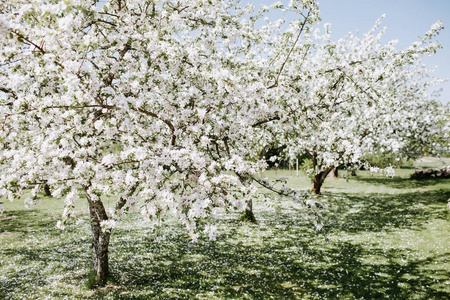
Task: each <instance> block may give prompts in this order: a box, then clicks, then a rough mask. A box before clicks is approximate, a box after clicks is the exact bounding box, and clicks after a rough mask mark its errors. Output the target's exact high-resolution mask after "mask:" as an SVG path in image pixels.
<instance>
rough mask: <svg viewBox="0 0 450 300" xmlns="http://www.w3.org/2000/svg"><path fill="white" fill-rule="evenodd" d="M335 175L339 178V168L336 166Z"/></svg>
mask: <svg viewBox="0 0 450 300" xmlns="http://www.w3.org/2000/svg"><path fill="white" fill-rule="evenodd" d="M333 176H334V177H336V178H338V177H339V169H338V168H334V169H333Z"/></svg>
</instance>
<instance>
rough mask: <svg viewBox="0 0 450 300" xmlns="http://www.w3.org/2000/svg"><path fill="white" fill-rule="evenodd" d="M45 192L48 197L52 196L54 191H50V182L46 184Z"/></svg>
mask: <svg viewBox="0 0 450 300" xmlns="http://www.w3.org/2000/svg"><path fill="white" fill-rule="evenodd" d="M44 194H45V196H47V197H51V196H52V192H51V191H50V186H49V185H48V184H44Z"/></svg>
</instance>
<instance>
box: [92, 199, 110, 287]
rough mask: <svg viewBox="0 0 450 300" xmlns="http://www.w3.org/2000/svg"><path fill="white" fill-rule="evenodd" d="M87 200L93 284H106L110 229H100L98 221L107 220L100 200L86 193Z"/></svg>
mask: <svg viewBox="0 0 450 300" xmlns="http://www.w3.org/2000/svg"><path fill="white" fill-rule="evenodd" d="M86 197H87V200H88V202H89V214H90V219H91V229H92V254H93V257H92V258H93V264H94V276H95V285H96V286H102V285H105V284H106V279H107V276H108V271H109V261H108V246H109V239H110V236H111V229H106V230H103V231H102V228H101V226H100V223H101V222H102V221H106V220H108V216H107V214H106V210H105V207H104V206H103V203H102V202H101V200H95V199H92V198H91V197H90V196H89V194H88V193H86Z"/></svg>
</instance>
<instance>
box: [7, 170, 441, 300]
mask: <svg viewBox="0 0 450 300" xmlns="http://www.w3.org/2000/svg"><path fill="white" fill-rule="evenodd" d="M402 172H404V173H402ZM269 176H273V174H269ZM407 176H408V174H407V172H406V171H404V170H400V172H399V173H398V176H397V177H396V178H394V179H393V180H391V181H389V180H390V179H386V178H384V177H382V176H372V175H370V174H368V173H364V172H362V173H359V176H358V177H356V178H351V179H350V180H348V181H346V180H343V179H330V180H329V181H328V183H327V186H326V187H325V193H324V196H323V199H322V200H323V202H324V203H325V204H326V205H327V207H328V212H327V214H326V219H327V220H326V226H325V227H324V229H323V230H322V231H319V232H318V231H315V230H314V229H313V226H311V224H310V223H309V221H308V220H307V219H305V218H304V216H303V209H302V208H301V207H300V206H298V204H296V203H293V202H290V201H288V200H279V201H276V202H273V203H272V202H271V203H265V204H261V203H260V204H258V205H256V210H255V213H256V216H257V218H258V219H259V224H258V225H251V224H248V223H242V222H240V221H239V217H240V215H239V214H237V213H236V214H230V215H223V216H221V218H220V220H219V221H218V227H219V231H220V235H219V236H218V238H217V240H216V241H209V240H208V239H207V238H203V237H202V238H200V239H199V241H198V242H197V243H193V242H192V241H191V240H190V239H189V237H187V235H186V234H185V232H184V229H183V228H181V227H180V225H179V224H178V223H177V222H176V221H174V220H172V221H170V220H169V221H168V224H167V226H165V227H163V228H161V229H160V230H157V231H155V230H151V229H150V228H149V227H148V226H147V224H145V223H142V222H141V221H140V218H139V216H137V215H134V214H132V215H129V216H127V217H126V218H124V219H123V221H122V222H121V224H120V227H118V228H117V229H116V230H115V231H114V232H113V236H112V239H111V246H110V264H111V265H110V267H111V278H110V282H109V285H108V286H107V287H105V288H103V289H100V290H89V289H88V288H86V282H87V277H88V276H87V275H88V273H89V270H90V267H89V266H90V231H89V224H88V222H87V217H86V216H85V215H80V216H79V217H78V219H76V220H74V223H73V224H69V225H68V226H67V229H66V230H65V231H59V230H58V229H56V228H55V223H56V219H55V218H54V217H53V216H54V215H55V212H56V211H59V209H60V208H61V207H60V206H59V203H58V204H55V200H53V199H45V200H44V201H43V203H42V205H43V207H44V208H45V209H44V210H40V209H39V207H35V208H34V209H32V210H24V209H21V208H20V207H19V206H15V205H16V204H15V203H13V204H12V205H13V206H8V207H6V212H5V214H4V215H3V216H2V217H0V218H1V219H2V221H0V299H3V298H4V299H24V298H25V299H45V298H46V297H48V298H49V299H64V298H66V299H386V298H395V299H449V298H450V271H449V270H450V239H449V237H448V232H449V231H450V213H449V211H448V210H447V209H446V204H447V200H448V199H449V198H450V186H449V184H448V183H446V182H443V181H440V182H438V183H436V182H435V181H428V180H427V181H420V182H416V181H411V180H409V179H407ZM289 182H290V184H291V185H295V186H299V185H300V184H301V183H303V184H305V185H306V184H308V182H307V181H305V179H304V178H296V176H291V177H289ZM338 188H339V192H336V190H338ZM5 204H6V203H5ZM79 205H80V206H79V208H80V209H82V208H83V205H84V204H83V203H80V204H79ZM52 207H54V211H53V213H52ZM11 208H13V209H11Z"/></svg>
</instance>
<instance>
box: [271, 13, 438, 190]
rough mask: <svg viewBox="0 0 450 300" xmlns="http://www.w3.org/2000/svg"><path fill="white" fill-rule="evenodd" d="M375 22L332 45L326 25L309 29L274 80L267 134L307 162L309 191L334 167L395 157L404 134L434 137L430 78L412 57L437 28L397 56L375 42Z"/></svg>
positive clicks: (429, 43) (427, 49)
mask: <svg viewBox="0 0 450 300" xmlns="http://www.w3.org/2000/svg"><path fill="white" fill-rule="evenodd" d="M380 22H381V19H380V20H379V21H378V22H377V24H376V25H375V26H374V27H373V28H372V29H371V30H370V31H369V32H368V33H366V34H364V35H363V37H362V38H359V37H357V36H354V35H352V34H349V35H348V36H346V37H345V38H343V39H340V40H338V41H337V42H334V41H331V40H330V36H329V25H325V28H326V33H325V35H322V36H321V35H319V34H318V32H310V34H309V37H307V38H306V39H305V40H306V42H305V44H304V45H303V46H299V47H296V48H295V50H294V51H293V52H292V54H291V58H290V60H289V61H288V63H287V64H286V66H285V72H283V74H282V75H281V76H280V80H279V81H280V85H283V86H284V92H283V93H282V94H280V97H279V102H278V103H279V105H280V113H279V114H278V115H277V116H278V119H279V120H280V122H279V124H276V125H275V123H274V124H271V126H272V125H273V126H272V128H271V129H272V130H273V131H275V132H277V136H279V137H280V138H282V139H283V142H281V144H284V145H286V149H285V153H286V156H287V157H289V158H295V157H297V156H298V155H301V154H307V155H308V156H309V157H310V158H311V161H312V169H311V172H312V175H313V182H314V184H313V189H312V190H313V191H314V192H315V193H316V194H319V193H320V190H321V186H322V184H323V182H324V180H325V178H326V177H327V175H328V174H329V173H330V172H331V171H332V170H333V168H334V167H337V166H356V165H358V164H361V163H363V161H362V160H363V156H364V154H366V153H374V152H376V151H381V152H384V151H392V152H394V153H398V152H399V151H401V150H404V149H405V148H406V147H407V146H408V140H409V139H410V137H412V136H414V137H417V138H418V139H420V140H422V141H423V143H430V142H431V140H432V137H433V136H435V134H436V133H437V132H438V127H437V126H436V125H437V124H438V123H439V115H438V114H436V113H435V110H434V109H432V108H433V103H432V102H431V101H430V95H429V93H428V89H429V87H430V86H431V85H432V84H433V83H434V82H436V81H435V80H433V79H431V78H430V77H429V70H427V69H426V68H425V67H423V66H422V65H421V60H420V58H421V56H422V55H424V54H428V53H433V52H435V51H436V49H438V48H439V47H440V45H439V44H438V43H435V42H433V38H434V37H435V36H436V35H437V34H438V33H439V30H441V29H442V23H441V22H438V23H436V24H434V25H433V26H432V28H431V29H430V31H428V32H427V33H426V35H425V37H423V38H420V39H419V40H418V41H417V42H415V43H414V44H413V45H411V46H410V47H409V48H407V49H405V50H401V51H399V50H396V48H395V42H390V43H388V44H386V45H382V44H381V42H380V40H381V38H382V35H383V32H384V31H383V30H382V31H379V30H378V27H379V25H380Z"/></svg>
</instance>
